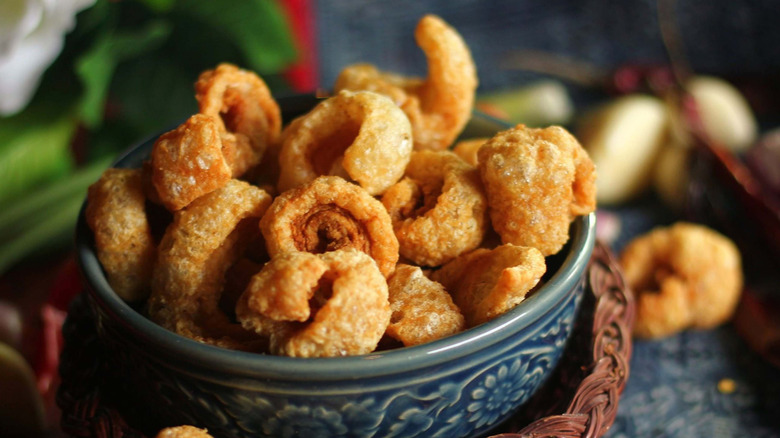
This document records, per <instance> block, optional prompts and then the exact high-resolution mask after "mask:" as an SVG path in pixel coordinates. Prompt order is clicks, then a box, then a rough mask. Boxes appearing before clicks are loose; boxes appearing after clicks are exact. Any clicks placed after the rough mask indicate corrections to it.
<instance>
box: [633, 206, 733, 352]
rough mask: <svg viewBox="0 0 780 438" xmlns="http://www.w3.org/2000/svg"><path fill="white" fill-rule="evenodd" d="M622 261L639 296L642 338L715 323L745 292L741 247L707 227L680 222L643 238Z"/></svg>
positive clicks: (726, 315)
mask: <svg viewBox="0 0 780 438" xmlns="http://www.w3.org/2000/svg"><path fill="white" fill-rule="evenodd" d="M620 262H621V265H622V267H623V271H624V274H625V278H626V282H627V283H628V285H629V287H631V289H633V290H634V291H635V293H636V294H637V319H636V322H635V324H634V335H636V336H638V337H642V338H660V337H665V336H669V335H672V334H674V333H677V332H679V331H681V330H685V329H688V328H697V329H708V328H712V327H715V326H717V325H720V324H722V323H724V322H725V321H727V320H728V319H730V318H731V316H732V315H733V313H734V311H735V308H736V306H737V304H738V302H739V297H740V296H741V292H742V282H743V277H742V264H741V257H740V253H739V250H738V249H737V247H736V245H734V243H733V242H732V241H731V240H729V239H728V238H727V237H725V236H723V235H721V234H719V233H717V232H715V231H713V230H711V229H709V228H707V227H705V226H702V225H696V224H691V223H686V222H678V223H676V224H674V225H672V226H670V227H659V228H656V229H654V230H652V231H650V232H648V233H646V234H644V235H641V236H638V237H636V238H635V239H634V240H632V241H631V242H630V243H629V244H628V245H627V246H626V248H625V249H624V250H623V252H622V254H621V256H620Z"/></svg>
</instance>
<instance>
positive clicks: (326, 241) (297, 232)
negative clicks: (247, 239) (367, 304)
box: [260, 176, 398, 277]
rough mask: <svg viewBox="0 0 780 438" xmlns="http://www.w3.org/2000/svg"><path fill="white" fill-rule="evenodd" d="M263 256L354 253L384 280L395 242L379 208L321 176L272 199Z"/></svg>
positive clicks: (355, 189)
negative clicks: (350, 250)
mask: <svg viewBox="0 0 780 438" xmlns="http://www.w3.org/2000/svg"><path fill="white" fill-rule="evenodd" d="M260 229H261V230H262V232H263V236H264V237H265V242H266V247H267V249H268V254H269V255H270V256H271V257H275V256H277V255H279V254H283V253H286V252H292V251H306V252H312V253H323V252H326V251H334V250H337V249H346V248H355V249H357V250H359V251H362V252H365V253H366V254H368V255H369V256H371V257H372V258H373V259H374V260H376V263H377V265H378V266H379V270H380V271H381V272H382V274H383V275H385V276H386V277H387V276H389V275H390V274H392V273H393V270H394V269H395V264H396V262H397V261H398V239H396V237H395V234H393V225H392V223H391V222H390V216H389V215H388V214H387V210H385V208H384V207H383V206H382V203H381V202H379V201H378V200H376V199H374V198H373V197H372V196H371V195H369V194H368V192H366V191H365V190H364V189H363V188H361V187H360V186H357V185H355V184H352V183H350V182H348V181H346V180H344V179H343V178H340V177H337V176H321V177H318V178H317V179H315V180H313V181H311V182H309V183H308V184H305V185H303V186H301V187H298V188H296V189H292V190H288V191H286V192H284V193H282V194H281V195H279V196H278V197H276V199H274V201H273V204H272V205H271V207H270V208H269V209H268V212H267V213H266V214H265V216H263V219H262V220H261V221H260Z"/></svg>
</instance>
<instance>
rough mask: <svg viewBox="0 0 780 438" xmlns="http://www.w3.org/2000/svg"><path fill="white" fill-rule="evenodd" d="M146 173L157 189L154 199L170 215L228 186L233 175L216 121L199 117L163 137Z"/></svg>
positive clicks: (211, 118) (193, 117)
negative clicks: (170, 212)
mask: <svg viewBox="0 0 780 438" xmlns="http://www.w3.org/2000/svg"><path fill="white" fill-rule="evenodd" d="M145 169H146V171H148V172H149V173H150V175H149V176H150V178H151V183H152V186H153V188H154V194H153V195H150V199H153V200H156V201H159V202H160V203H162V204H163V205H164V206H165V208H167V209H168V210H170V211H176V210H180V209H182V208H184V207H186V206H187V205H188V204H189V203H190V202H192V201H194V200H195V199H197V198H198V197H200V196H203V195H205V194H206V193H209V192H211V191H213V190H216V189H218V188H220V187H222V186H224V185H225V184H226V183H227V182H228V181H230V179H231V171H230V167H229V166H228V163H227V161H226V160H225V157H224V155H223V154H222V141H221V140H220V137H219V130H218V127H217V123H216V119H214V118H213V117H210V116H204V115H202V114H196V115H194V116H192V117H190V118H189V119H187V121H186V122H184V123H182V124H181V125H179V126H178V127H177V128H176V129H174V130H172V131H169V132H166V133H165V134H163V135H161V136H160V137H159V138H158V139H157V141H156V142H155V143H154V146H153V147H152V153H151V157H150V160H149V161H148V162H147V165H146V167H145Z"/></svg>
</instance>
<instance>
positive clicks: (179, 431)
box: [157, 426, 212, 438]
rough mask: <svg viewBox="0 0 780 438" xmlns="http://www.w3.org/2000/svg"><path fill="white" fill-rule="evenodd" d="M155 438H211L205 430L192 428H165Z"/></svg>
mask: <svg viewBox="0 0 780 438" xmlns="http://www.w3.org/2000/svg"><path fill="white" fill-rule="evenodd" d="M157 438H212V436H211V435H209V433H208V431H207V430H206V429H198V428H197V427H194V426H176V427H166V428H165V429H163V430H161V431H160V432H159V433H157Z"/></svg>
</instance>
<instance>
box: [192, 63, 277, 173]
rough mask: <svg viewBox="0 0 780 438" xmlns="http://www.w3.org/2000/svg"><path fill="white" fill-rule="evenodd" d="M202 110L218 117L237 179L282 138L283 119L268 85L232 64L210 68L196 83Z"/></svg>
mask: <svg viewBox="0 0 780 438" xmlns="http://www.w3.org/2000/svg"><path fill="white" fill-rule="evenodd" d="M195 98H196V99H197V100H198V105H199V107H200V113H201V114H205V115H208V116H212V117H214V118H215V120H217V123H218V128H219V133H220V137H221V140H222V145H223V146H222V147H223V153H224V155H225V158H226V160H227V162H228V165H229V166H230V168H231V171H232V176H233V177H234V178H237V177H239V176H241V175H243V174H244V173H245V172H246V171H247V170H248V169H250V168H252V167H253V166H255V165H257V164H258V163H260V160H262V158H263V153H264V152H265V150H266V148H268V146H269V145H270V144H272V143H274V142H275V141H277V139H278V138H279V133H280V131H281V125H282V119H281V112H280V110H279V105H278V104H277V103H276V100H275V99H274V98H273V96H272V95H271V92H270V90H269V89H268V86H267V85H266V84H265V82H264V81H263V80H262V79H261V78H260V77H259V76H257V75H256V74H255V73H253V72H251V71H247V70H243V69H240V68H238V67H236V66H234V65H231V64H220V65H219V66H217V68H215V69H213V70H207V71H205V72H203V73H201V75H200V76H199V77H198V81H197V82H196V83H195Z"/></svg>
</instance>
